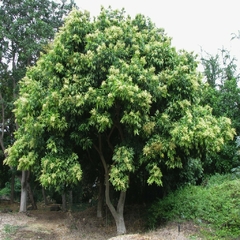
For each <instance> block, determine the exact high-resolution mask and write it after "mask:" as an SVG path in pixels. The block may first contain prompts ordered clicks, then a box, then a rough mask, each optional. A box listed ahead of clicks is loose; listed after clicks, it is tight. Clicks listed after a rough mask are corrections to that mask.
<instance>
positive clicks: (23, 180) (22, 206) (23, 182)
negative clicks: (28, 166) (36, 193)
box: [19, 171, 28, 212]
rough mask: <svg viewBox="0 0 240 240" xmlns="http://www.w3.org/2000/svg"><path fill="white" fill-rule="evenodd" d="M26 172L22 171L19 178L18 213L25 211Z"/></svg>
mask: <svg viewBox="0 0 240 240" xmlns="http://www.w3.org/2000/svg"><path fill="white" fill-rule="evenodd" d="M27 175H28V174H27V171H22V178H21V200H20V209H19V212H26V211H27Z"/></svg>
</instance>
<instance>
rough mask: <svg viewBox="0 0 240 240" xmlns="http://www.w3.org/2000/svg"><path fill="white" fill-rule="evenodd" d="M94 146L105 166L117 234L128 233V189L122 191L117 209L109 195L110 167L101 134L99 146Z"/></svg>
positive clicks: (106, 182) (107, 190)
mask: <svg viewBox="0 0 240 240" xmlns="http://www.w3.org/2000/svg"><path fill="white" fill-rule="evenodd" d="M94 147H95V149H96V150H97V152H98V153H99V156H100V159H101V162H102V165H103V168H104V173H105V198H106V204H107V206H108V208H109V210H110V212H111V214H112V215H113V218H114V220H115V223H116V227H117V234H118V235H123V234H126V232H127V231H126V226H125V222H124V216H123V211H124V204H125V199H126V191H121V192H120V196H119V200H118V205H117V209H115V208H114V206H113V204H112V202H111V200H110V195H109V188H110V182H109V167H108V166H107V163H106V160H105V158H104V156H103V152H102V139H101V135H99V147H97V146H96V145H94Z"/></svg>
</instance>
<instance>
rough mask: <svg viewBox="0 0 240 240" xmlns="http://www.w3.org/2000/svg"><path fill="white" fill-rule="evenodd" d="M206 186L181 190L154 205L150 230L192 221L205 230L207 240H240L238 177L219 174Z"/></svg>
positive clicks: (150, 216)
mask: <svg viewBox="0 0 240 240" xmlns="http://www.w3.org/2000/svg"><path fill="white" fill-rule="evenodd" d="M204 182H205V185H201V186H187V187H184V188H182V189H179V190H177V191H175V192H172V193H170V194H169V195H168V196H167V197H165V198H164V199H161V200H158V201H157V202H156V203H154V204H153V205H152V206H151V208H150V210H149V226H150V227H156V226H157V225H159V224H160V223H162V222H164V221H171V220H177V221H179V222H182V221H186V220H192V221H195V222H196V223H198V224H200V225H201V226H202V229H203V230H202V232H201V234H203V235H204V236H205V237H206V239H231V238H236V237H239V236H240V203H239V202H240V201H239V200H240V179H239V178H237V177H236V175H235V174H228V175H219V174H216V175H214V176H212V177H210V178H209V179H207V178H206V180H205V181H204ZM209 229H211V231H209Z"/></svg>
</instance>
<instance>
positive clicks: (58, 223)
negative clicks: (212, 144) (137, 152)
mask: <svg viewBox="0 0 240 240" xmlns="http://www.w3.org/2000/svg"><path fill="white" fill-rule="evenodd" d="M18 207H19V206H18V204H14V205H8V204H4V205H3V204H1V205H0V209H1V211H2V212H1V213H0V239H2V240H10V239H12V240H22V239H32V240H35V239H45V240H50V239H51V240H70V239H74V240H77V239H82V240H93V239H96V240H107V239H109V240H110V239H111V240H150V239H151V240H161V239H162V240H174V239H176V240H185V239H201V238H198V237H197V234H198V231H199V228H198V226H195V225H194V224H193V223H191V222H188V223H182V224H181V225H180V229H179V224H178V223H175V222H172V223H168V224H166V225H165V226H162V227H160V228H159V229H157V230H155V231H146V230H145V223H146V221H145V220H144V215H143V214H142V206H130V207H128V208H127V209H126V212H127V214H126V215H125V222H126V227H127V230H128V233H129V234H127V235H122V236H116V227H115V224H114V221H113V219H112V217H111V215H110V213H109V212H108V211H106V212H105V216H104V217H103V218H102V219H98V218H97V217H96V208H95V207H89V208H88V209H86V210H84V211H81V212H80V211H78V212H77V211H74V212H71V211H68V212H62V211H50V207H49V206H41V205H40V206H39V207H38V210H34V211H33V210H32V211H29V212H27V213H18ZM9 210H12V212H9ZM179 230H180V231H179Z"/></svg>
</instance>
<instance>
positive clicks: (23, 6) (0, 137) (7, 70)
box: [0, 0, 75, 211]
mask: <svg viewBox="0 0 240 240" xmlns="http://www.w3.org/2000/svg"><path fill="white" fill-rule="evenodd" d="M74 6H75V4H74V2H73V1H72V0H71V1H70V2H67V1H59V2H54V1H50V0H41V1H37V0H21V1H20V0H2V1H1V2H0V107H1V115H0V129H1V134H0V145H1V150H2V152H5V146H7V145H9V144H11V143H12V141H13V132H14V131H15V129H16V125H15V123H14V120H15V119H14V116H13V114H12V109H13V101H14V100H15V99H16V97H17V95H18V81H19V80H20V79H21V78H22V77H23V76H24V75H25V73H26V68H27V66H31V65H34V64H35V62H36V60H37V58H38V57H39V54H40V50H43V47H44V45H46V44H47V43H48V42H49V41H50V40H51V39H53V37H54V34H55V32H56V31H57V29H58V28H59V27H60V26H61V25H62V24H63V17H64V16H65V15H66V14H67V13H69V11H70V10H72V7H74ZM17 124H18V123H17ZM25 175H26V176H27V174H26V173H24V174H23V176H25ZM24 179H25V178H23V179H22V180H23V181H24V182H25V180H24ZM12 182H14V179H13V181H12ZM25 193H26V191H25ZM22 196H26V194H23V195H22ZM12 198H13V196H12ZM12 200H13V199H12ZM24 205H26V204H24ZM25 207H26V206H24V207H23V211H25Z"/></svg>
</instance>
